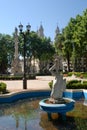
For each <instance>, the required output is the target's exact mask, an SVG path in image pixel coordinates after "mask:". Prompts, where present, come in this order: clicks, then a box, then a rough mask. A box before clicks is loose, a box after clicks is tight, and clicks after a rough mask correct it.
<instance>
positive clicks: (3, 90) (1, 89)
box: [0, 82, 7, 94]
mask: <svg viewBox="0 0 87 130" xmlns="http://www.w3.org/2000/svg"><path fill="white" fill-rule="evenodd" d="M6 87H7V85H6V84H5V83H3V82H1V83H0V93H3V94H4V93H6Z"/></svg>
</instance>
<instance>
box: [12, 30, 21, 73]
mask: <svg viewBox="0 0 87 130" xmlns="http://www.w3.org/2000/svg"><path fill="white" fill-rule="evenodd" d="M14 42H15V53H14V60H13V61H12V64H11V73H12V74H13V75H18V74H21V73H22V67H21V64H20V59H19V54H18V42H19V41H18V29H17V28H15V33H14Z"/></svg>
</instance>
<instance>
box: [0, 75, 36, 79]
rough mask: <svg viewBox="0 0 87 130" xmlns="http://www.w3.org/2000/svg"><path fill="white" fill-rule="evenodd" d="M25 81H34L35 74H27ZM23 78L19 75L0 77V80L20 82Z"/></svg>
mask: <svg viewBox="0 0 87 130" xmlns="http://www.w3.org/2000/svg"><path fill="white" fill-rule="evenodd" d="M26 78H27V79H36V75H35V74H29V75H27V76H26ZM22 79H23V76H21V75H18V76H17V75H15V76H10V75H4V76H0V80H22Z"/></svg>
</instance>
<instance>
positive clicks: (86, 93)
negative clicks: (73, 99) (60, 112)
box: [83, 89, 87, 100]
mask: <svg viewBox="0 0 87 130" xmlns="http://www.w3.org/2000/svg"><path fill="white" fill-rule="evenodd" d="M83 93H84V99H85V100H87V89H84V90H83Z"/></svg>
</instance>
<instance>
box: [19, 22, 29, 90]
mask: <svg viewBox="0 0 87 130" xmlns="http://www.w3.org/2000/svg"><path fill="white" fill-rule="evenodd" d="M18 27H19V30H20V34H21V35H22V36H23V39H24V74H23V89H27V78H26V40H27V39H26V37H27V34H29V32H30V28H31V26H30V25H29V24H28V25H26V30H27V31H26V32H23V25H22V24H21V23H20V25H19V26H18Z"/></svg>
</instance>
